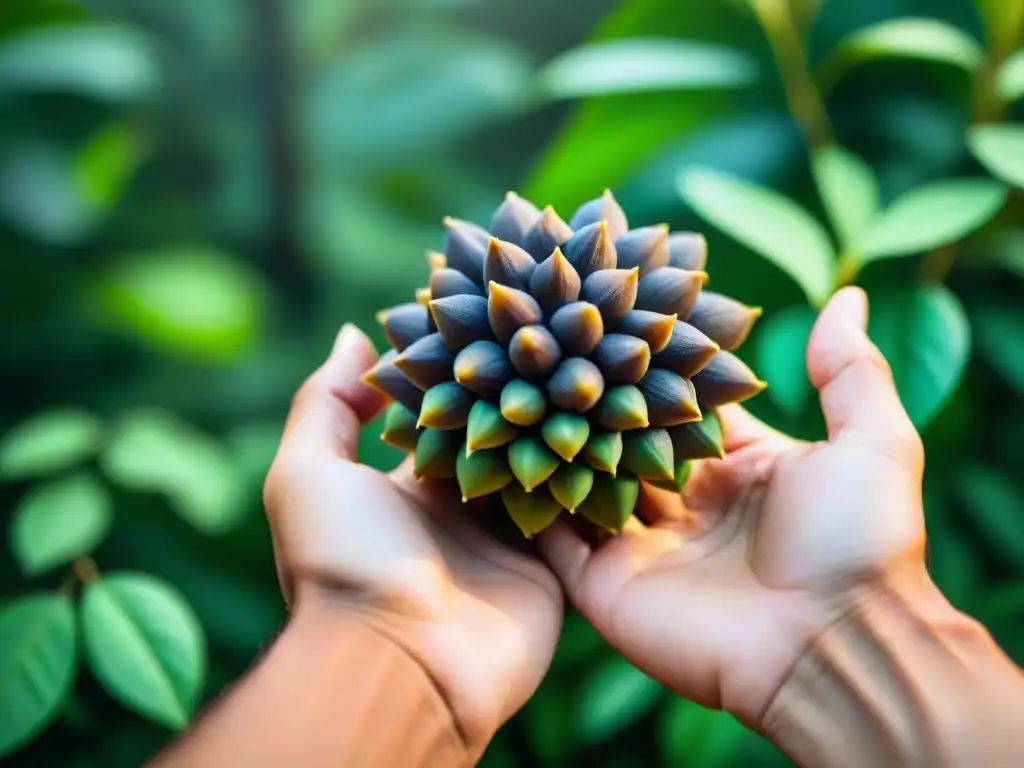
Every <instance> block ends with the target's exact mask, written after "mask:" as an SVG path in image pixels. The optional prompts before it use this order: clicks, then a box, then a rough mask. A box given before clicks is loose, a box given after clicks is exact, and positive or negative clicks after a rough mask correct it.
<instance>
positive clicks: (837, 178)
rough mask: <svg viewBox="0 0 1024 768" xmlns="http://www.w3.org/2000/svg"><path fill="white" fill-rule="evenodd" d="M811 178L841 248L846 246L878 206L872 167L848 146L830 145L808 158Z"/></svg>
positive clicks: (851, 242) (869, 219)
mask: <svg viewBox="0 0 1024 768" xmlns="http://www.w3.org/2000/svg"><path fill="white" fill-rule="evenodd" d="M811 160H812V162H811V170H812V171H813V173H814V181H815V183H816V184H817V186H818V191H819V193H820V194H821V201H822V203H823V204H824V207H825V212H826V213H827V214H828V217H829V220H830V221H831V222H832V229H833V230H834V231H835V233H836V235H837V237H838V240H839V242H840V243H841V244H842V246H843V249H849V248H850V247H851V246H852V244H853V242H854V240H855V239H856V238H857V237H858V236H859V235H860V233H861V231H862V230H863V229H864V227H866V226H867V224H868V222H870V221H871V219H872V218H873V217H874V216H875V214H876V213H877V212H878V208H879V194H878V181H877V180H876V179H875V173H874V171H872V170H871V166H869V165H868V164H867V163H865V162H864V161H863V160H861V159H860V158H859V157H858V156H857V155H855V154H854V153H853V152H851V151H849V150H848V149H844V148H843V147H840V146H837V145H830V146H827V147H823V148H822V149H819V150H816V151H815V152H814V154H813V155H812V158H811Z"/></svg>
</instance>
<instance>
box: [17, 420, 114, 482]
mask: <svg viewBox="0 0 1024 768" xmlns="http://www.w3.org/2000/svg"><path fill="white" fill-rule="evenodd" d="M102 440H103V423H102V422H101V421H100V420H99V419H98V418H97V417H96V416H94V415H93V414H91V413H89V412H88V411H85V410H83V409H81V408H70V407H68V408H51V409H48V410H45V411H40V412H38V413H36V414H33V415H32V416H29V417H28V418H27V419H25V420H24V421H21V422H19V423H17V424H16V425H15V426H14V427H13V428H12V429H11V430H9V431H8V432H7V434H5V435H4V436H3V437H2V438H0V478H3V479H5V480H20V479H23V478H30V477H39V476H41V475H47V474H53V473H55V472H59V471H60V470H62V469H67V468H69V467H72V466H75V465H76V464H79V463H80V462H83V461H85V460H86V459H89V458H90V457H92V456H93V455H94V454H95V453H96V451H98V450H99V448H100V444H101V442H102Z"/></svg>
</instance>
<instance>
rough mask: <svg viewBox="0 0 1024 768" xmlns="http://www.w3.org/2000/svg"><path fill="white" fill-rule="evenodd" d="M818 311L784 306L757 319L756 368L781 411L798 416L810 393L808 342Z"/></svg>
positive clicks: (800, 306) (769, 394)
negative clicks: (758, 321)
mask: <svg viewBox="0 0 1024 768" xmlns="http://www.w3.org/2000/svg"><path fill="white" fill-rule="evenodd" d="M816 319H817V315H816V314H815V312H814V310H812V309H811V308H810V307H807V306H804V305H799V306H793V307H787V308H786V309H784V310H782V311H781V312H777V313H776V314H774V315H771V316H770V317H767V318H765V319H764V320H762V321H761V322H760V323H758V330H757V346H756V350H757V366H756V367H757V371H758V374H759V375H760V376H761V377H762V378H763V379H764V380H765V381H767V382H768V396H769V397H770V398H771V400H772V401H773V402H774V403H775V404H776V405H777V406H778V407H779V408H781V409H782V410H783V411H785V412H786V413H788V414H790V415H791V416H798V415H800V414H801V413H803V411H804V408H806V407H807V402H808V400H809V398H810V396H811V392H812V389H813V388H812V387H811V380H810V379H809V378H808V377H807V362H806V361H807V342H808V340H809V339H810V337H811V328H812V326H813V325H814V321H815V320H816Z"/></svg>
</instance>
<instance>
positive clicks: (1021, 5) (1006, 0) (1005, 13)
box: [974, 0, 1024, 53]
mask: <svg viewBox="0 0 1024 768" xmlns="http://www.w3.org/2000/svg"><path fill="white" fill-rule="evenodd" d="M974 4H975V6H977V8H978V14H979V15H980V16H981V18H982V21H984V22H985V28H986V30H987V31H988V37H989V40H990V42H991V45H992V47H993V48H995V49H996V51H997V52H999V53H1006V52H1008V51H1009V49H1010V48H1012V47H1013V45H1014V44H1015V43H1017V42H1018V41H1019V40H1020V35H1021V32H1022V31H1024V0H974Z"/></svg>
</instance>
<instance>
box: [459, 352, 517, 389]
mask: <svg viewBox="0 0 1024 768" xmlns="http://www.w3.org/2000/svg"><path fill="white" fill-rule="evenodd" d="M454 374H455V380H456V381H457V382H458V383H459V384H461V385H462V386H463V387H465V388H466V389H468V390H469V391H470V392H474V393H476V394H478V395H480V396H481V397H497V396H498V395H500V394H501V390H502V389H503V388H504V387H505V385H506V384H508V382H509V381H511V380H512V374H513V371H512V364H511V363H510V362H509V360H508V354H507V353H506V352H505V350H504V349H503V348H502V347H501V346H499V345H498V344H495V343H494V342H493V341H474V342H473V343H472V344H470V345H469V346H468V347H466V348H465V349H463V350H462V351H461V352H459V354H458V356H456V357H455V364H454Z"/></svg>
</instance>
